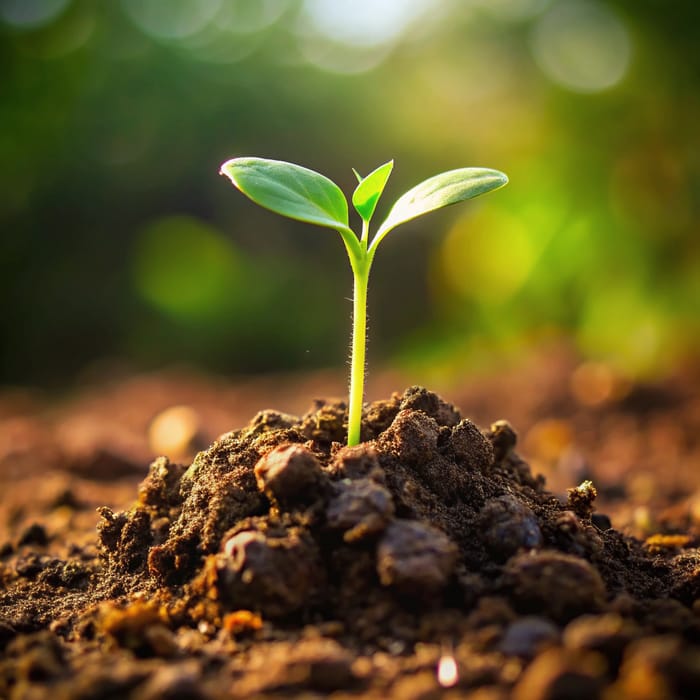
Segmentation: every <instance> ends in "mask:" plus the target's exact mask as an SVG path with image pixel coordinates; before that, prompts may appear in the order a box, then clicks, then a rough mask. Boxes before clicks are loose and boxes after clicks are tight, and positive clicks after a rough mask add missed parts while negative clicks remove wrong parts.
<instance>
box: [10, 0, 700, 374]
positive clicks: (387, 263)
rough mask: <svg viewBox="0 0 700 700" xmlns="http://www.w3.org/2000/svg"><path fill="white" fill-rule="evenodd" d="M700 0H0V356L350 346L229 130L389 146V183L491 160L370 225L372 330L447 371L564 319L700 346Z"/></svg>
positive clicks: (347, 182) (216, 353) (354, 157)
mask: <svg viewBox="0 0 700 700" xmlns="http://www.w3.org/2000/svg"><path fill="white" fill-rule="evenodd" d="M698 7H700V6H697V5H696V3H693V2H690V0H678V1H677V2H674V3H669V4H667V5H666V6H663V7H661V6H660V5H659V4H658V3H656V2H653V1H652V0H634V1H632V0H628V1H625V0H605V1H604V0H463V1H459V0H411V2H406V1H404V2H397V1H395V0H385V1H384V2H381V3H377V2H370V1H369V0H367V1H359V0H356V1H355V2H350V1H348V0H338V1H335V0H228V1H227V0H168V1H166V0H120V1H119V2H117V1H115V2H110V3H96V2H92V0H0V63H1V65H2V66H3V68H2V89H1V90H0V120H1V121H0V125H1V127H2V128H1V129H0V159H1V162H2V166H3V167H2V169H0V188H1V190H2V197H0V226H1V230H2V237H1V239H0V271H1V274H0V294H1V298H2V300H3V314H2V319H1V321H0V332H1V333H2V336H3V342H2V347H1V349H0V353H1V356H0V366H1V368H2V370H1V373H0V381H2V382H5V383H8V382H10V383H17V382H30V383H51V382H53V383H56V382H59V383H66V382H68V381H70V379H71V378H73V377H75V376H76V373H77V372H79V371H80V370H81V368H84V367H85V366H87V365H89V364H90V363H94V362H96V361H97V360H100V359H101V358H110V357H121V358H126V359H127V360H128V361H129V362H130V363H131V364H132V365H133V366H136V367H149V366H150V367H152V366H159V365H163V364H167V363H169V362H189V363H193V364H196V365H199V366H202V367H205V368H208V369H212V370H216V371H223V372H230V373H244V372H251V371H269V370H281V369H307V368H312V367H318V366H329V365H340V364H341V363H342V362H343V360H344V359H345V353H346V346H347V334H348V330H349V313H350V304H349V302H348V301H347V297H348V296H349V293H350V275H349V272H348V270H347V269H346V268H347V265H346V262H345V260H344V259H343V256H344V252H343V250H342V245H341V243H340V240H339V237H337V236H335V235H334V234H333V233H332V232H330V231H326V230H322V229H312V228H310V227H306V226H303V225H297V224H295V223H293V222H288V221H285V220H281V219H278V218H277V217H275V216H273V215H271V214H268V213H267V212H263V211H259V210H258V209H257V208H256V207H253V206H251V205H250V204H249V203H248V202H246V201H244V200H243V198H242V197H240V196H239V195H238V194H237V193H235V192H234V191H233V190H232V189H231V188H230V185H229V184H228V183H227V182H226V181H225V180H224V178H221V177H219V176H218V174H217V170H218V166H219V164H220V163H221V162H222V161H223V160H225V159H227V158H230V157H233V156H236V155H259V156H265V157H273V158H280V159H284V160H290V161H294V162H298V163H301V164H303V165H306V166H308V167H312V168H314V169H316V170H318V171H320V172H323V173H324V174H326V175H328V176H329V177H331V178H333V179H334V180H335V181H336V182H338V183H339V184H340V185H341V186H342V187H343V188H344V189H345V191H346V192H348V193H350V192H351V190H352V187H353V182H354V176H353V174H352V172H351V170H350V168H351V167H355V168H357V169H358V170H359V171H360V172H362V173H366V172H369V171H370V170H371V169H373V168H374V167H375V166H377V165H378V164H380V163H382V162H385V161H386V160H388V159H390V158H395V160H396V168H395V171H394V174H393V176H392V180H391V181H390V183H389V185H388V187H387V193H386V196H385V198H386V199H387V200H391V199H394V198H395V196H396V195H398V194H400V193H401V192H402V191H404V190H405V189H407V188H408V187H410V186H412V185H414V184H416V183H417V182H418V181H420V180H421V179H423V178H425V177H428V176H430V175H432V174H434V173H436V172H439V171H441V170H447V169H450V168H453V167H461V166H470V165H479V166H486V167H494V168H498V169H500V170H503V171H504V172H507V173H508V174H509V176H510V178H511V184H510V185H509V187H508V188H507V189H506V190H503V191H502V192H499V193H498V195H494V196H493V197H489V198H485V199H484V200H483V201H478V203H471V204H469V205H465V206H464V207H459V208H455V209H453V210H449V211H447V212H445V213H443V214H440V215H436V216H434V217H431V218H429V219H426V220H424V221H422V222H420V223H416V224H415V225H413V226H412V227H411V228H412V229H413V230H409V229H408V228H407V229H406V231H405V232H402V233H400V234H397V235H396V236H395V238H394V240H392V241H391V242H387V243H386V244H385V246H384V249H383V250H382V251H381V253H380V254H379V256H378V258H377V261H376V264H375V269H374V271H373V279H372V281H371V290H370V296H371V298H370V318H371V320H372V323H371V331H370V332H371V340H372V345H371V349H372V355H373V357H374V358H376V359H380V358H381V359H384V360H385V361H389V360H393V361H402V362H407V363H424V364H430V365H432V366H434V367H436V368H437V369H438V371H442V372H448V373H449V372H457V371H462V370H463V369H464V367H465V366H467V365H468V364H469V363H470V362H472V361H478V358H479V357H481V356H484V355H491V354H493V352H494V351H495V350H496V349H500V350H508V349H513V348H519V347H522V346H523V345H524V344H529V343H536V342H540V341H541V340H542V339H543V338H547V337H551V336H552V335H556V334H566V335H568V336H570V337H571V338H572V339H573V341H574V342H575V343H576V345H577V347H578V348H579V349H580V351H581V353H582V354H584V355H586V356H590V357H595V358H600V359H604V360H606V361H609V362H612V363H614V364H617V365H618V366H619V367H620V368H622V369H624V370H625V371H627V372H629V373H633V374H635V373H645V372H654V371H662V370H665V369H668V368H669V367H671V366H672V365H673V363H675V362H677V361H679V360H681V359H683V358H685V357H687V356H688V355H690V354H692V353H695V352H697V349H698V345H700V328H699V326H700V321H699V320H698V319H699V316H698V310H699V309H698V307H699V306H700V304H698V300H699V299H700V237H699V236H698V233H699V229H700V204H699V203H700V143H699V138H698V131H697V124H698V123H700V92H699V91H698V84H699V83H700V70H699V68H700V65H699V64H700V54H699V53H698V52H697V49H696V47H697V43H698V40H700V22H698V20H700V9H698ZM381 214H382V209H381V203H380V207H379V212H378V217H377V218H379V217H381Z"/></svg>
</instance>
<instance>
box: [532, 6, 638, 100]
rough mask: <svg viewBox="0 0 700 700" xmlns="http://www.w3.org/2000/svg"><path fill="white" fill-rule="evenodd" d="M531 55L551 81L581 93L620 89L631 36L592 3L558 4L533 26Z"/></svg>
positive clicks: (620, 22) (610, 14)
mask: <svg viewBox="0 0 700 700" xmlns="http://www.w3.org/2000/svg"><path fill="white" fill-rule="evenodd" d="M532 52H533V55H534V57H535V61H536V62H537V64H538V65H539V67H540V68H541V70H542V71H543V72H544V73H545V75H547V77H548V78H549V79H550V80H552V81H553V82H555V83H557V84H558V85H561V86H562V87H565V88H567V89H569V90H573V91H576V92H584V93H585V92H599V91H601V90H605V89H607V88H610V87H612V86H614V85H616V84H617V83H619V82H620V81H621V80H622V78H623V77H624V75H625V73H626V71H627V68H628V66H629V62H630V57H631V53H632V50H631V42H630V37H629V33H628V32H627V29H626V27H625V25H624V24H623V23H622V21H621V20H620V19H619V18H618V17H617V16H616V15H615V14H613V12H612V10H610V9H609V8H607V7H605V6H604V5H601V4H599V3H597V2H593V1H592V0H589V1H588V2H583V1H582V0H561V1H560V2H558V3H556V4H555V5H553V6H552V7H551V8H550V9H549V10H548V11H547V12H545V13H544V14H543V15H542V17H541V18H540V19H539V20H538V21H537V23H536V25H535V27H534V31H533V34H532Z"/></svg>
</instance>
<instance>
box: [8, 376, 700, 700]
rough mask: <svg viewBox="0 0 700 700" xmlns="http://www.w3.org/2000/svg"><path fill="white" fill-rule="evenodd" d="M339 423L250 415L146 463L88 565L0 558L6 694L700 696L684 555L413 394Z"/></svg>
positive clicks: (690, 559)
mask: <svg viewBox="0 0 700 700" xmlns="http://www.w3.org/2000/svg"><path fill="white" fill-rule="evenodd" d="M345 420H346V410H345V406H344V405H343V404H341V403H337V404H326V403H319V404H318V405H317V406H315V407H314V410H312V411H311V412H310V413H308V414H307V415H305V416H303V417H302V418H301V419H299V418H296V417H293V416H288V415H284V414H280V413H277V412H274V411H263V412H261V413H259V414H258V415H257V416H256V417H255V418H254V419H253V420H252V421H251V423H250V424H249V425H248V426H247V427H245V428H244V429H243V430H240V431H235V432H231V433H228V434H226V435H224V436H222V437H221V438H220V439H219V440H217V441H216V442H215V443H214V444H213V445H211V447H209V448H208V449H207V450H205V451H203V452H200V453H199V454H198V455H197V456H196V458H195V459H194V461H193V463H192V464H191V465H189V466H185V465H180V464H175V463H172V462H170V461H169V460H168V459H167V458H165V457H161V458H159V459H157V460H156V461H155V462H153V464H152V465H151V467H150V470H149V473H148V476H147V477H146V479H145V480H144V481H143V482H142V484H141V485H140V487H139V490H138V496H137V500H136V502H135V504H134V505H133V507H132V508H130V509H129V510H127V511H124V512H117V513H115V512H113V511H112V510H110V509H108V508H102V509H100V515H101V520H100V523H99V525H98V542H97V545H98V547H97V552H95V551H94V550H93V549H91V548H90V547H82V548H81V547H75V548H74V551H73V552H72V554H71V556H67V557H65V558H60V557H58V558H57V557H51V556H49V555H48V554H44V553H42V548H44V547H45V545H46V542H45V541H43V540H42V532H41V528H40V526H38V528H37V531H36V532H33V533H25V541H22V542H20V543H17V546H15V545H13V544H8V545H7V546H6V547H5V549H6V551H5V561H4V563H3V564H2V568H1V569H0V577H1V578H0V581H1V582H2V588H1V589H0V606H1V607H0V649H4V660H3V661H0V697H8V698H34V697H39V695H37V693H40V692H50V694H51V697H55V698H102V697H128V698H133V699H134V700H137V699H143V698H146V699H150V698H160V697H167V698H210V697H211V698H214V697H216V698H220V697H251V696H255V697H265V696H267V695H270V696H271V695H279V694H287V695H289V694H299V693H302V692H308V693H317V694H323V693H328V692H331V691H337V692H338V693H339V694H338V697H348V696H357V695H360V696H365V697H389V696H396V697H433V696H436V695H440V694H450V693H456V694H457V695H456V696H460V697H461V696H463V694H464V693H466V692H468V691H470V690H474V691H476V689H479V692H480V693H482V695H479V696H478V697H480V698H482V697H483V698H501V697H510V696H513V697H516V698H534V699H535V700H537V698H578V697H581V698H587V699H589V698H596V697H603V694H605V697H606V698H608V697H609V698H627V697H629V698H647V697H648V698H653V697H689V698H690V697H698V696H700V671H699V670H698V669H700V651H699V648H698V647H697V646H696V644H697V643H698V641H700V624H699V619H698V615H697V608H698V606H697V605H696V601H697V599H698V597H699V591H700V556H698V552H697V550H696V549H693V548H688V547H687V544H688V538H683V537H682V536H680V535H679V536H677V537H676V538H675V539H674V538H673V537H671V536H666V537H663V536H662V537H660V538H657V539H656V540H655V541H654V542H653V543H651V544H650V543H649V542H647V543H645V544H642V543H641V542H639V541H637V540H634V539H632V538H629V537H626V536H624V535H622V534H621V533H620V532H618V531H617V530H615V529H614V528H612V527H611V525H610V521H609V519H608V518H606V516H605V515H603V514H598V513H596V512H595V497H596V491H595V486H594V485H593V484H592V483H591V482H588V481H586V482H584V483H582V484H580V485H578V486H574V487H573V488H571V489H570V490H569V495H568V499H567V500H566V501H565V502H562V501H561V500H559V499H558V498H556V497H555V496H554V495H552V494H551V493H549V492H548V491H547V490H546V489H545V485H544V481H543V479H541V478H538V477H536V476H533V475H532V474H531V472H530V469H529V467H528V465H527V464H526V463H525V462H523V460H522V459H520V457H519V456H518V455H517V452H516V451H515V447H516V434H515V431H514V430H513V428H512V427H511V426H510V425H509V424H507V423H505V422H499V423H496V424H494V425H493V426H491V428H490V429H489V430H487V431H484V432H481V431H480V430H479V429H478V428H477V427H476V426H475V425H474V424H473V423H472V422H471V421H469V420H468V419H466V418H462V417H461V416H460V414H459V412H458V411H457V410H456V409H455V408H454V407H453V406H451V405H450V404H448V403H446V402H445V401H443V400H442V399H440V398H439V397H438V396H437V395H435V394H433V393H430V392H428V391H426V390H424V389H421V388H418V387H413V388H411V389H408V390H407V391H406V392H404V394H403V395H398V394H397V395H394V396H393V397H392V398H391V399H390V400H388V401H381V402H376V403H374V404H372V405H370V406H369V407H368V409H367V411H366V415H365V419H364V423H363V442H362V443H361V444H360V445H359V446H357V447H353V448H347V447H344V446H343V445H342V441H343V440H344V434H345V427H344V422H345ZM44 534H45V533H44ZM44 539H45V538H44ZM650 692H651V694H649V693H650ZM640 693H642V694H640ZM644 693H646V694H644ZM310 696H313V695H310ZM334 697H335V696H334ZM475 697H476V696H475Z"/></svg>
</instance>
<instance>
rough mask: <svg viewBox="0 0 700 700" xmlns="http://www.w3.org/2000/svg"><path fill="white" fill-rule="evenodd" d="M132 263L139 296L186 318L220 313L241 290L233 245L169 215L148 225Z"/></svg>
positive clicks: (214, 232) (201, 226) (196, 224)
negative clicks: (239, 288)
mask: <svg viewBox="0 0 700 700" xmlns="http://www.w3.org/2000/svg"><path fill="white" fill-rule="evenodd" d="M133 260H134V263H133V265H134V267H133V270H134V281H135V285H136V288H137V290H138V292H139V294H140V295H141V297H142V298H144V299H145V300H146V301H148V302H149V303H150V304H152V305H153V306H154V307H156V308H157V309H160V310H161V311H164V312H166V313H168V314H170V315H172V316H175V317H178V318H183V319H185V320H190V319H191V320H198V319H207V320H210V319H212V318H216V317H220V316H222V315H224V314H225V313H226V311H227V309H228V308H229V307H230V306H231V303H232V297H233V296H235V294H236V292H237V290H238V287H239V286H240V280H239V272H240V268H241V265H240V264H239V261H238V257H237V255H236V253H235V251H234V249H233V246H232V245H231V243H230V242H229V241H228V239H227V238H225V237H224V236H223V235H222V234H221V233H219V231H217V230H216V229H214V228H212V227H210V226H208V225H206V224H204V223H202V222H200V221H197V220H196V219H192V218H190V217H185V216H175V217H168V218H165V219H160V220H158V221H156V222H155V223H153V224H151V225H149V226H147V227H146V228H145V229H144V230H143V231H142V232H141V234H140V236H139V238H138V240H137V243H136V248H135V250H134V258H133Z"/></svg>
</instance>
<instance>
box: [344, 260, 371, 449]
mask: <svg viewBox="0 0 700 700" xmlns="http://www.w3.org/2000/svg"><path fill="white" fill-rule="evenodd" d="M369 267H370V261H369V260H368V259H367V258H365V259H363V260H362V261H356V264H354V265H353V270H352V271H353V281H354V294H353V305H352V350H351V356H350V405H349V407H348V446H349V447H352V446H353V445H357V444H358V443H359V442H360V428H361V425H362V404H363V400H364V388H365V348H366V345H367V282H368V280H369Z"/></svg>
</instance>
